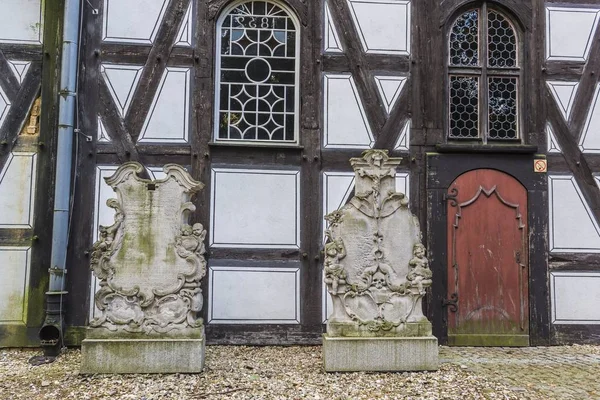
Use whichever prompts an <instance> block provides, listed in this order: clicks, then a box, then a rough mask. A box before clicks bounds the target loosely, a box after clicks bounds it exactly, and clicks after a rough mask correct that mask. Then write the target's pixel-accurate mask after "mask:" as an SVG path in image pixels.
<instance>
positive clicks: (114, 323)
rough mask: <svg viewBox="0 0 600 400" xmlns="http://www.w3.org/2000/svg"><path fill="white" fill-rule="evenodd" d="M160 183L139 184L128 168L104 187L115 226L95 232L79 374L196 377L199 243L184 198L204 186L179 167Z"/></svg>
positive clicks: (132, 165) (200, 352) (200, 234)
mask: <svg viewBox="0 0 600 400" xmlns="http://www.w3.org/2000/svg"><path fill="white" fill-rule="evenodd" d="M163 169H164V172H165V173H166V177H165V178H164V179H161V180H154V181H151V180H147V179H141V178H140V177H139V176H138V174H139V173H141V172H142V171H143V170H144V167H143V166H142V165H140V164H138V163H136V162H128V163H125V164H123V165H122V166H121V167H119V168H118V169H117V171H116V172H115V173H114V175H113V176H111V177H108V178H106V183H107V184H108V185H109V186H111V187H112V188H113V190H114V191H115V192H116V194H117V198H116V199H109V200H108V201H107V205H108V206H109V207H110V208H112V209H114V210H115V216H114V220H115V222H114V224H112V225H110V226H101V227H100V236H99V239H98V241H97V242H96V243H94V246H93V249H92V253H91V267H92V269H93V271H94V275H95V276H96V277H97V278H98V280H99V282H100V289H99V290H98V291H97V292H96V295H95V299H94V301H95V305H96V307H97V308H98V309H99V310H100V316H98V317H97V318H95V319H93V320H91V321H90V323H89V325H90V327H89V328H88V330H87V334H86V339H85V340H84V341H83V343H82V365H81V373H171V372H200V371H201V370H202V368H203V366H204V346H205V340H204V326H203V321H202V319H201V318H199V317H198V316H197V314H198V312H199V311H200V310H201V308H202V290H201V289H200V280H201V279H202V277H203V276H204V275H205V274H206V261H205V259H204V253H205V248H204V238H205V236H206V231H205V230H204V228H203V226H202V225H201V224H199V223H196V224H193V225H190V224H189V221H188V220H189V213H190V212H192V211H194V210H195V207H194V205H193V204H192V203H191V202H190V199H191V196H192V195H193V194H194V193H196V192H198V191H199V190H200V189H202V187H203V186H204V185H203V184H202V183H200V182H197V181H195V180H193V179H192V178H191V176H190V175H189V174H188V173H187V172H186V170H185V169H183V168H182V167H181V166H179V165H174V164H168V165H165V166H164V168H163Z"/></svg>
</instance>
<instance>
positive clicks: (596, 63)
mask: <svg viewBox="0 0 600 400" xmlns="http://www.w3.org/2000/svg"><path fill="white" fill-rule="evenodd" d="M598 75H600V40H593V41H592V48H591V49H590V53H589V58H588V61H587V63H586V65H585V67H584V68H583V72H582V74H581V79H580V81H579V87H578V90H577V93H576V94H575V99H574V100H573V111H572V113H571V117H570V118H569V128H570V129H571V134H572V135H573V137H575V138H576V139H577V140H579V138H580V136H581V135H582V134H583V127H584V126H585V119H586V117H587V113H588V111H589V107H590V105H591V104H592V99H593V97H594V92H595V91H596V84H597V83H598Z"/></svg>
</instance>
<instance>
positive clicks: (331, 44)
mask: <svg viewBox="0 0 600 400" xmlns="http://www.w3.org/2000/svg"><path fill="white" fill-rule="evenodd" d="M324 15H325V24H324V25H323V26H324V28H325V35H324V36H323V45H324V49H325V51H326V52H329V53H341V52H343V51H344V48H343V47H342V42H341V41H340V36H339V35H338V31H337V28H336V26H335V22H334V20H333V18H332V16H331V11H330V9H329V3H328V2H327V1H326V2H325V14H324Z"/></svg>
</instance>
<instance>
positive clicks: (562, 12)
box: [540, 2, 600, 342]
mask: <svg viewBox="0 0 600 400" xmlns="http://www.w3.org/2000/svg"><path fill="white" fill-rule="evenodd" d="M544 13H545V23H546V25H545V34H546V37H545V60H544V68H543V72H544V75H543V80H544V82H543V83H544V84H543V85H542V86H543V87H542V88H540V89H541V91H542V93H543V96H544V104H545V107H546V109H547V114H546V115H547V121H546V129H545V130H546V135H547V149H546V150H547V153H548V159H549V162H548V164H549V167H550V171H549V173H548V197H549V232H548V233H549V235H548V241H549V243H548V244H549V252H550V254H549V260H550V263H549V266H550V270H549V279H550V288H549V289H550V291H549V293H550V304H551V309H550V321H551V324H552V333H553V336H554V340H556V341H557V342H561V341H578V342H586V341H597V340H598V337H599V335H600V312H599V311H598V307H597V304H598V301H599V300H600V280H598V276H599V273H598V268H599V266H600V263H599V260H600V259H599V258H598V253H600V229H599V228H598V226H599V224H598V221H599V219H598V218H599V216H600V212H599V208H600V202H599V201H600V189H599V188H598V178H597V175H598V174H599V173H600V164H599V160H600V159H599V158H598V153H599V152H600V146H599V144H600V101H599V100H598V98H599V93H600V83H599V81H598V73H599V71H600V29H599V28H598V24H599V22H600V4H598V3H597V2H590V3H589V4H576V3H571V2H569V4H564V3H560V4H553V3H550V2H548V3H546V4H545V8H544Z"/></svg>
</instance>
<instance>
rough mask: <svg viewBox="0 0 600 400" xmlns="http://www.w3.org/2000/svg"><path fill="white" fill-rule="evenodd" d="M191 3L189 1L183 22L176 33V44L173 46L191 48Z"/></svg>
mask: <svg viewBox="0 0 600 400" xmlns="http://www.w3.org/2000/svg"><path fill="white" fill-rule="evenodd" d="M193 4H194V2H193V1H190V4H189V6H188V9H187V11H186V12H185V15H184V16H183V22H182V24H181V27H180V28H179V31H178V32H177V38H178V39H177V43H175V46H191V45H192V26H193V22H192V21H193V20H192V5H193Z"/></svg>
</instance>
